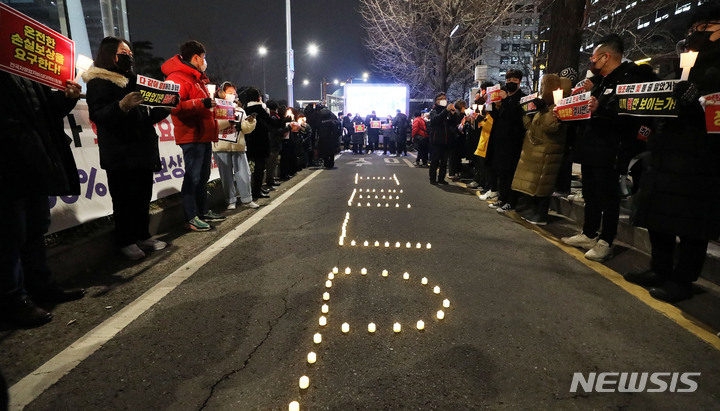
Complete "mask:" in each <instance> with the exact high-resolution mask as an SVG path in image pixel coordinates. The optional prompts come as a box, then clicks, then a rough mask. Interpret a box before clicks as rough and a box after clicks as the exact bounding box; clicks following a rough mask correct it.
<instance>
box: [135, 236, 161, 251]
mask: <svg viewBox="0 0 720 411" xmlns="http://www.w3.org/2000/svg"><path fill="white" fill-rule="evenodd" d="M135 244H137V245H138V247H140V249H141V250H146V251H158V250H162V249H163V248H165V247H167V243H166V242H165V241H160V240H156V239H154V238H148V239H147V240H142V241H138V242H136V243H135Z"/></svg>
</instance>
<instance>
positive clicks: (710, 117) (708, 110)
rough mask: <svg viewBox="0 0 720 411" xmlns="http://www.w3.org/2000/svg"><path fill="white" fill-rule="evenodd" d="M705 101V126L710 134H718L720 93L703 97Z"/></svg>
mask: <svg viewBox="0 0 720 411" xmlns="http://www.w3.org/2000/svg"><path fill="white" fill-rule="evenodd" d="M703 98H704V99H705V126H706V127H707V132H708V133H710V134H720V93H715V94H709V95H707V96H703Z"/></svg>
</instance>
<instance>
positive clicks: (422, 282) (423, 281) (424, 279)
mask: <svg viewBox="0 0 720 411" xmlns="http://www.w3.org/2000/svg"><path fill="white" fill-rule="evenodd" d="M427 283H428V279H427V277H423V278H422V280H420V284H422V285H427Z"/></svg>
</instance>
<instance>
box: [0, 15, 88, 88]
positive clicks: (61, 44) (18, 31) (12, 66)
mask: <svg viewBox="0 0 720 411" xmlns="http://www.w3.org/2000/svg"><path fill="white" fill-rule="evenodd" d="M0 70H3V71H7V72H8V73H12V74H16V75H18V76H21V77H25V78H27V79H30V80H32V81H37V82H38V83H41V84H45V85H47V86H50V87H54V88H57V89H61V90H64V89H65V81H66V80H72V79H74V78H75V42H73V41H72V40H70V39H68V38H67V37H65V36H63V35H62V34H60V33H58V32H56V31H55V30H53V29H51V28H49V27H47V26H45V25H43V24H40V23H39V22H37V21H35V20H33V19H31V18H30V17H28V16H26V15H24V14H22V13H20V12H18V11H17V10H15V9H13V8H11V7H9V6H7V5H6V4H4V3H0Z"/></svg>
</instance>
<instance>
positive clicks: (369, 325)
mask: <svg viewBox="0 0 720 411" xmlns="http://www.w3.org/2000/svg"><path fill="white" fill-rule="evenodd" d="M368 332H369V333H374V332H375V323H370V324H368Z"/></svg>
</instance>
